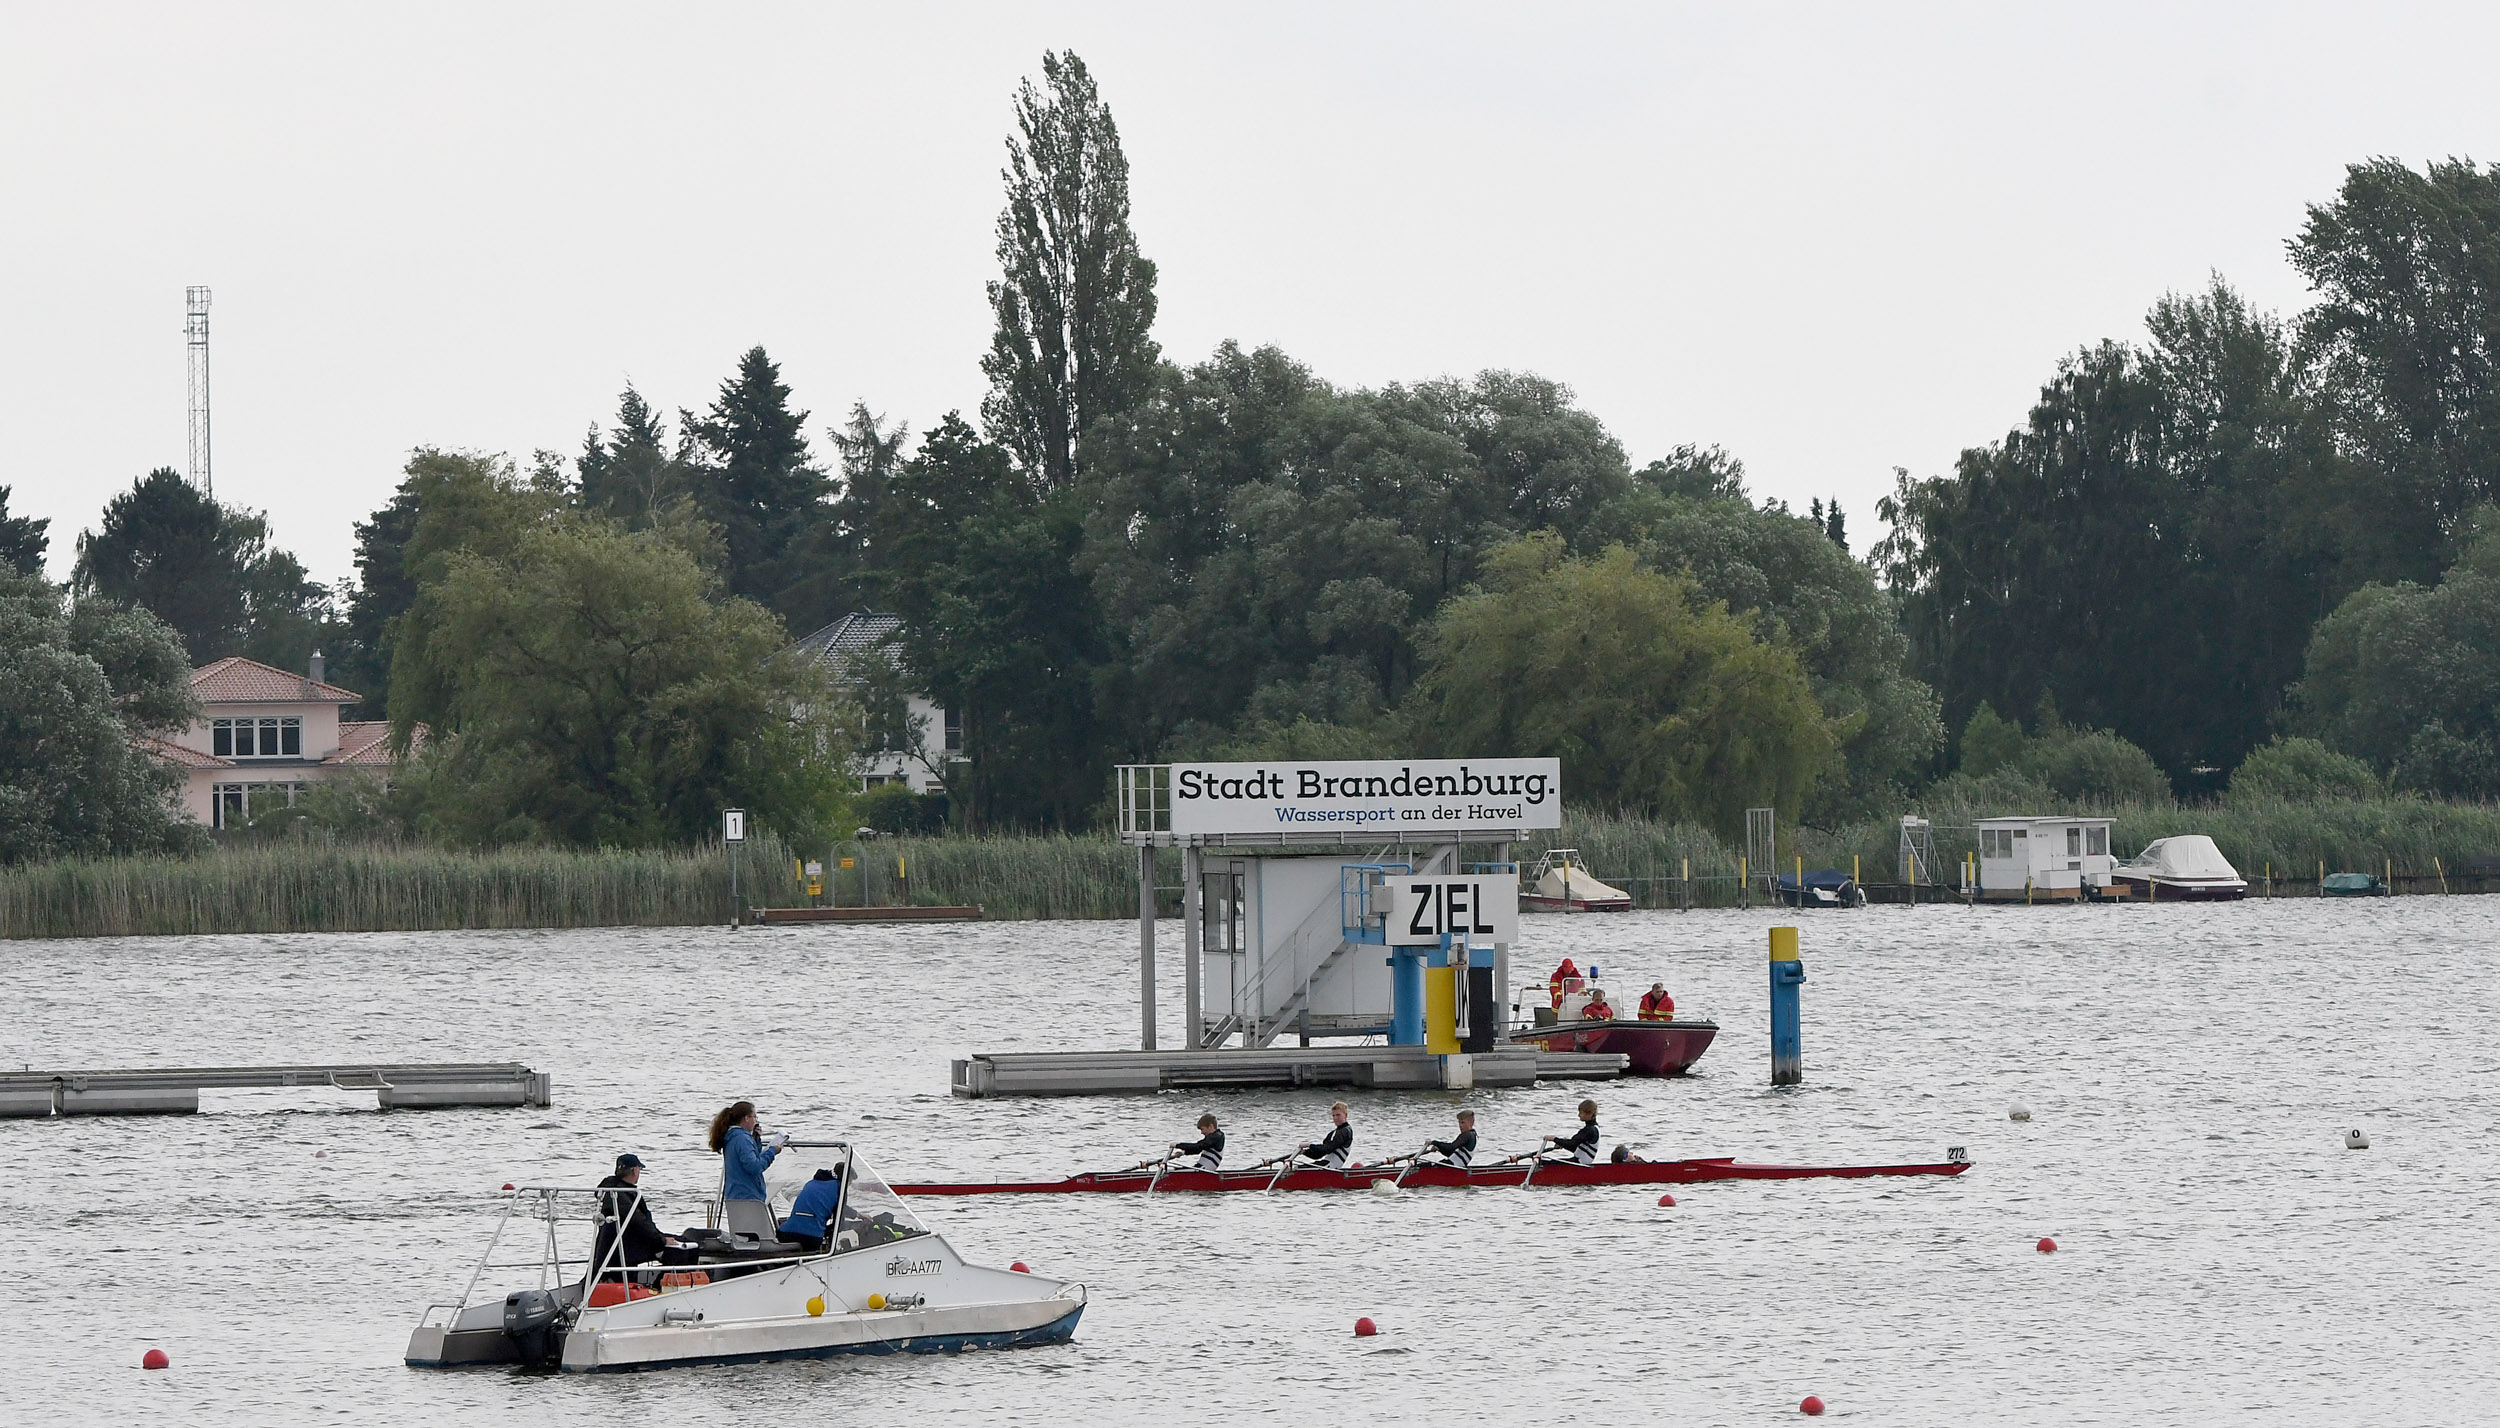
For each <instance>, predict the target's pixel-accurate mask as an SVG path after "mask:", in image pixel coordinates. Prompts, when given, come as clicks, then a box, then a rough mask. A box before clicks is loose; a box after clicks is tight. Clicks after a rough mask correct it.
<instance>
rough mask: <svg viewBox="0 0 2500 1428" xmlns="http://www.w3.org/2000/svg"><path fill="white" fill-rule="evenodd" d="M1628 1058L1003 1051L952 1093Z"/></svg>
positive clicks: (1543, 1070) (1516, 1076) (968, 1072)
mask: <svg viewBox="0 0 2500 1428" xmlns="http://www.w3.org/2000/svg"><path fill="white" fill-rule="evenodd" d="M1629 1064H1630V1062H1629V1059H1628V1058H1626V1057H1624V1056H1622V1055H1619V1054H1612V1053H1599V1052H1586V1051H1538V1050H1534V1049H1531V1048H1526V1047H1519V1048H1505V1049H1502V1050H1498V1051H1479V1052H1476V1053H1474V1054H1472V1055H1469V1054H1464V1053H1461V1054H1458V1055H1449V1056H1443V1055H1436V1054H1434V1053H1433V1052H1429V1051H1426V1050H1425V1049H1424V1048H1422V1047H1420V1046H1342V1047H1316V1046H1314V1047H1280V1048H1275V1049H1270V1050H1252V1051H1230V1050H1219V1051H1042V1052H1003V1053H993V1054H990V1055H975V1056H971V1057H968V1058H966V1059H964V1060H961V1061H958V1062H956V1063H955V1084H954V1091H955V1094H956V1095H958V1096H961V1097H964V1098H966V1099H968V1100H982V1099H986V1098H988V1097H991V1096H1100V1095H1119V1094H1123V1093H1127V1094H1144V1093H1148V1092H1153V1091H1172V1090H1191V1089H1207V1090H1252V1089H1260V1088H1267V1087H1287V1088H1290V1087H1300V1086H1357V1087H1369V1088H1378V1089H1384V1090H1385V1089H1396V1090H1407V1091H1428V1090H1466V1089H1469V1088H1471V1087H1476V1086H1486V1087H1494V1086H1527V1085H1533V1084H1534V1083H1536V1082H1538V1081H1540V1080H1544V1081H1552V1080H1588V1081H1611V1080H1613V1079H1614V1078H1616V1077H1618V1076H1621V1075H1622V1074H1624V1069H1625V1067H1626V1066H1628V1065H1629Z"/></svg>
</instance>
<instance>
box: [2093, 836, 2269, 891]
mask: <svg viewBox="0 0 2500 1428" xmlns="http://www.w3.org/2000/svg"><path fill="white" fill-rule="evenodd" d="M2110 881H2111V882H2113V883H2115V884H2117V885H2119V886H2121V887H2124V888H2125V889H2126V890H2127V891H2128V892H2130V893H2135V894H2140V895H2142V896H2144V897H2146V898H2149V899H2151V900H2152V901H2154V902H2180V901H2188V902H2223V901H2231V900H2235V899H2238V898H2244V897H2246V896H2248V880H2247V879H2246V878H2243V877H2241V876H2240V870H2239V869H2237V868H2234V867H2232V866H2231V860H2230V859H2228V858H2226V857H2224V856H2222V850H2221V849H2220V848H2217V847H2215V846H2214V840H2213V839H2211V838H2208V837H2206V836H2205V835H2204V834H2202V833H2181V834H2177V835H2174V836H2172V837H2168V838H2156V839H2154V840H2153V841H2152V842H2150V843H2147V844H2145V845H2144V851H2143V852H2141V853H2138V854H2136V855H2135V856H2134V857H2132V858H2129V859H2128V860H2127V861H2125V862H2123V863H2120V864H2119V865H2118V866H2117V867H2115V868H2113V869H2111V871H2110Z"/></svg>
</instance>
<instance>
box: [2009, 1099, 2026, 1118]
mask: <svg viewBox="0 0 2500 1428" xmlns="http://www.w3.org/2000/svg"><path fill="white" fill-rule="evenodd" d="M2005 1118H2006V1119H2007V1120H2009V1121H2027V1120H2030V1119H2031V1107H2029V1106H2026V1105H2024V1104H2023V1103H2022V1102H2020V1101H2016V1102H2015V1103H2014V1105H2013V1108H2012V1109H2011V1110H2008V1111H2007V1112H2006V1113H2005Z"/></svg>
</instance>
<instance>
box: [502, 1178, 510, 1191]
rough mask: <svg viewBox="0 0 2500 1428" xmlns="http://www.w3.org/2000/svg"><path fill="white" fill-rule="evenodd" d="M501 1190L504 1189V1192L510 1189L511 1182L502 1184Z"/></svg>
mask: <svg viewBox="0 0 2500 1428" xmlns="http://www.w3.org/2000/svg"><path fill="white" fill-rule="evenodd" d="M503 1188H505V1189H506V1190H509V1189H511V1188H512V1182H511V1181H509V1180H507V1181H505V1182H504V1183H503Z"/></svg>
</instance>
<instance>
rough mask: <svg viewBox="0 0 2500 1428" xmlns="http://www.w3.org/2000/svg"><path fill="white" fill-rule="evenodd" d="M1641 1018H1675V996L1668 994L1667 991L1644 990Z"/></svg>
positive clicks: (1670, 1019) (1662, 1019)
mask: <svg viewBox="0 0 2500 1428" xmlns="http://www.w3.org/2000/svg"><path fill="white" fill-rule="evenodd" d="M1641 1020H1643V1021H1673V1020H1675V998H1673V997H1671V996H1668V995H1667V994H1666V993H1665V992H1643V993H1642V994H1641Z"/></svg>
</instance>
